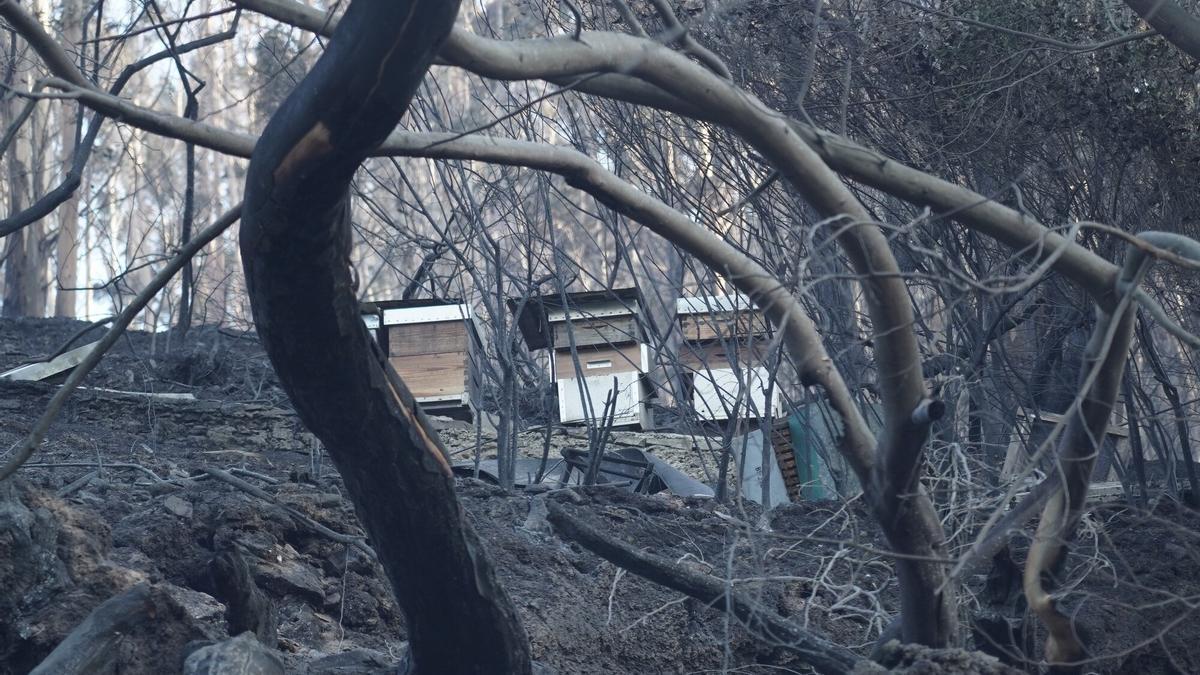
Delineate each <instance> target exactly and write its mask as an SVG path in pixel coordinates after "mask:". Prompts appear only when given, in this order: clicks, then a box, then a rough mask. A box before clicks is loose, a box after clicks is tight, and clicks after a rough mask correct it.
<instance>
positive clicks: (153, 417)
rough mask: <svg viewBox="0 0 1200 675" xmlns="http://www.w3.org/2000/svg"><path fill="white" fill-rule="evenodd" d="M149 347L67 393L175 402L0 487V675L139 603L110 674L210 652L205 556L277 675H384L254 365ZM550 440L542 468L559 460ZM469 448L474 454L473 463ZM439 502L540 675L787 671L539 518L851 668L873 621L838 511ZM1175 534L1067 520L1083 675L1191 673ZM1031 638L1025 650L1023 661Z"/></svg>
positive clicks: (853, 516)
mask: <svg viewBox="0 0 1200 675" xmlns="http://www.w3.org/2000/svg"><path fill="white" fill-rule="evenodd" d="M82 325H83V324H79V323H77V322H66V321H58V320H45V321H16V322H13V321H4V322H0V371H2V370H4V369H7V368H9V367H12V366H15V365H18V364H20V363H23V362H26V361H28V360H31V359H33V358H37V357H39V356H43V355H45V354H46V353H48V352H50V351H52V350H54V349H56V348H57V347H58V346H59V345H60V344H61V343H62V342H63V341H64V340H65V339H66V338H67V337H69V336H70V335H71V334H72V333H74V332H76V331H77V330H78V329H79V328H80V327H82ZM96 337H98V335H95V336H93V337H89V338H87V339H85V340H84V341H85V342H86V341H90V340H92V339H95V338H96ZM164 344H166V338H165V337H164V336H162V335H158V336H151V335H147V334H144V333H131V334H130V335H129V337H128V338H127V339H123V340H122V342H121V343H120V344H119V347H118V350H117V352H116V353H115V354H114V355H112V356H110V357H108V358H107V359H106V361H105V362H104V363H103V364H102V365H101V366H100V368H99V369H98V371H97V372H96V373H95V374H94V375H93V376H92V377H91V378H89V381H88V385H89V386H92V387H101V388H105V389H117V390H123V391H127V392H128V391H153V392H186V393H191V394H193V395H195V397H196V400H186V401H182V400H162V399H157V398H153V397H147V396H138V395H136V394H129V393H124V394H118V393H113V392H105V391H97V390H89V391H81V392H78V393H77V394H76V395H75V396H73V397H72V399H71V400H70V402H69V403H68V405H67V407H66V409H65V410H64V411H63V414H62V416H61V417H60V419H59V421H58V423H57V424H56V425H55V426H54V428H53V429H52V431H51V433H50V435H49V437H48V438H47V441H46V443H45V444H44V445H43V447H42V449H41V450H40V451H39V452H38V454H37V455H36V456H35V457H34V458H33V459H32V460H31V462H30V466H29V467H28V468H26V469H25V470H23V471H22V473H21V480H20V481H19V482H18V483H15V484H14V483H11V482H10V483H9V484H7V485H6V486H3V487H2V488H0V673H25V672H28V671H29V669H30V668H32V667H33V666H34V665H36V664H37V663H39V662H40V661H41V660H42V659H43V658H44V657H45V656H46V655H47V654H48V653H49V652H50V650H52V649H53V648H54V647H55V646H56V645H57V644H58V643H59V642H60V641H61V640H62V639H63V637H64V636H66V635H67V634H68V633H69V632H70V631H71V630H72V629H73V628H74V627H75V626H76V625H78V623H79V622H80V621H82V620H83V619H84V617H86V616H87V615H88V613H89V612H90V611H92V610H93V609H94V608H95V607H96V606H97V605H99V604H100V603H101V602H103V601H104V600H106V599H108V598H110V597H112V596H114V595H116V594H118V593H120V592H121V591H124V590H127V589H129V588H131V587H134V586H135V585H137V584H139V583H143V582H150V583H153V584H155V587H156V588H161V589H164V590H165V591H166V594H167V595H169V596H170V597H171V598H173V599H174V601H175V602H176V604H177V605H178V606H179V607H182V608H183V611H185V612H186V614H187V617H186V619H187V620H186V621H184V622H181V623H179V624H178V625H180V626H183V628H180V629H179V630H175V631H173V632H172V631H169V630H166V629H165V628H161V627H160V629H161V632H162V633H163V634H161V635H159V634H155V635H154V636H153V642H154V643H155V644H157V645H159V646H160V648H159V649H158V650H156V651H155V653H154V655H153V658H150V657H147V656H146V655H144V654H143V655H142V658H133V660H132V661H131V662H134V663H137V664H138V665H137V666H136V667H134V669H133V670H122V671H121V672H123V673H125V672H144V673H165V672H179V670H180V663H181V659H182V654H183V651H184V645H186V644H187V643H188V642H190V641H193V640H196V639H209V640H215V639H221V638H223V637H225V636H226V633H227V626H226V621H225V606H224V605H223V604H222V603H221V602H220V601H219V600H218V599H217V597H218V596H219V595H220V593H219V589H217V588H214V583H213V579H212V577H211V575H210V574H209V572H208V570H209V564H210V561H211V560H212V559H213V558H214V556H216V555H217V554H218V553H220V552H222V551H228V550H236V551H238V552H239V553H240V555H242V556H243V557H244V558H245V559H246V560H247V561H248V562H249V563H250V567H251V570H252V575H253V578H254V580H255V581H256V583H257V585H258V586H259V587H260V588H261V589H262V590H263V591H264V592H265V593H266V595H267V596H269V597H270V599H271V600H272V601H273V603H274V606H275V612H276V615H277V620H278V632H277V644H276V645H274V647H275V648H276V649H277V650H278V651H279V653H280V655H281V657H282V658H283V659H284V661H285V663H286V666H287V671H288V672H297V673H330V674H332V673H350V672H354V673H385V672H395V667H396V664H397V663H398V661H399V659H400V657H401V655H402V654H403V653H404V650H405V645H406V643H405V639H406V628H405V621H404V617H403V616H402V614H401V613H400V612H399V611H398V609H397V607H396V605H395V603H394V602H393V600H392V598H391V593H390V589H389V587H388V584H387V582H386V579H385V577H384V576H383V574H382V572H381V570H380V569H379V567H378V566H377V565H376V564H375V563H374V562H372V561H371V560H370V559H369V558H368V557H367V556H366V555H364V554H363V553H362V552H360V551H359V550H358V549H356V548H355V547H353V546H349V545H346V544H343V543H339V542H337V541H335V540H334V539H332V538H330V537H328V536H326V535H324V534H321V533H320V532H318V531H317V529H316V528H314V527H313V526H312V524H311V521H315V522H316V523H319V524H320V525H323V526H325V527H326V528H328V529H329V530H332V531H333V532H335V533H341V534H348V535H361V534H362V532H361V529H360V528H359V527H358V525H357V520H356V518H355V515H354V512H353V509H352V507H351V506H350V504H349V503H348V501H347V500H346V498H345V495H344V489H343V486H342V483H341V481H340V479H339V477H338V476H337V473H336V470H335V468H334V467H332V466H331V465H330V464H329V463H328V460H327V459H324V458H323V457H322V453H321V450H320V446H319V444H318V443H317V442H316V441H315V439H313V438H312V437H311V436H310V435H308V434H307V433H306V432H304V431H303V429H302V428H301V427H300V425H299V424H298V422H297V421H296V419H295V417H294V415H293V414H292V413H291V412H290V410H289V409H288V408H287V405H286V401H285V399H284V398H283V396H282V393H281V392H280V391H279V389H278V387H277V385H276V383H275V379H274V376H273V374H272V373H271V371H270V368H269V364H268V363H267V361H266V359H265V356H264V355H263V354H262V353H261V351H260V350H259V349H258V347H257V343H256V342H255V341H254V340H253V338H252V337H249V336H244V335H239V334H235V333H226V332H222V331H218V330H216V329H213V328H208V327H204V328H197V329H194V330H193V331H192V333H191V335H190V336H189V338H188V340H187V342H186V343H184V344H182V345H178V344H177V345H174V346H173V351H172V352H171V354H170V355H164V352H161V351H159V349H160V347H161V346H162V345H164ZM53 392H54V385H53V384H52V383H47V384H18V383H2V382H0V449H7V448H10V447H12V446H13V445H14V444H15V443H16V442H18V441H19V440H20V438H21V437H22V436H23V435H24V434H25V433H26V432H27V431H28V430H29V429H30V428H31V427H32V425H33V423H34V421H35V420H36V419H37V417H38V415H40V413H41V412H42V410H43V409H44V408H45V405H46V403H47V401H48V400H49V397H50V396H51V395H52V394H53ZM443 436H444V440H445V441H446V444H447V446H448V447H449V448H450V449H451V450H452V451H457V452H459V453H460V454H461V455H462V456H463V457H464V458H465V457H468V456H470V455H471V454H473V452H474V450H475V447H476V440H477V439H476V436H475V433H474V431H473V430H469V429H465V428H460V427H455V426H452V427H450V428H448V429H447V430H446V432H445V433H444V434H443ZM555 438H556V439H557V440H555V441H554V446H555V448H556V449H557V448H558V447H560V446H562V445H565V444H570V443H572V442H575V441H574V440H572V439H573V438H574V437H573V436H572V435H571V434H557V435H556V436H555ZM620 439H621V441H622V442H626V443H630V444H640V445H642V446H649V447H651V448H653V449H654V450H655V451H656V452H662V453H675V452H678V453H679V455H678V456H679V459H678V460H675V459H672V461H677V465H679V466H680V468H683V469H685V470H686V471H688V472H689V473H692V474H693V475H695V476H697V477H701V478H702V477H703V474H704V472H705V465H704V462H705V461H707V460H706V459H697V460H694V463H691V464H689V461H690V460H688V459H686V453H687V451H688V450H689V448H688V446H687V444H686V443H684V442H682V441H681V440H680V439H679V438H676V437H672V436H671V435H669V434H666V435H653V434H635V433H632V432H629V433H626V434H623V435H622V436H621V437H620ZM488 442H489V439H488V437H487V435H486V434H485V435H484V437H483V438H482V442H481V447H482V450H483V452H484V454H485V455H486V454H487V448H486V447H485V446H486V444H487V443H488ZM521 443H522V450H523V452H524V453H525V454H529V455H535V456H536V455H538V454H540V453H541V451H542V436H541V435H540V434H538V433H537V432H530V433H527V434H522V435H521ZM556 449H555V452H556ZM664 456H665V454H664ZM672 457H674V455H672ZM208 468H219V469H222V470H225V471H230V472H233V473H234V474H235V475H236V476H237V477H238V478H240V479H241V480H244V481H246V482H247V483H250V484H252V485H254V486H255V487H257V488H259V489H261V490H263V491H265V492H266V493H267V495H268V496H269V497H270V498H271V500H270V501H268V500H264V499H262V498H260V497H257V496H254V495H251V494H249V493H247V492H246V491H243V490H240V489H238V488H236V487H234V486H232V485H229V484H227V483H225V482H222V481H220V480H216V479H214V478H212V477H209V476H207V475H205V473H204V471H205V469H208ZM56 493H57V495H58V496H56ZM459 495H460V498H461V499H462V501H463V504H464V506H465V509H466V512H467V514H468V516H469V518H470V519H471V522H472V523H473V525H474V526H475V528H476V530H477V531H478V532H479V533H480V535H481V537H482V539H483V541H484V544H485V546H486V547H487V549H488V551H489V553H490V555H491V557H492V559H493V562H494V564H495V566H496V569H497V570H498V572H499V575H500V578H501V580H502V581H503V583H504V585H505V587H506V588H507V591H508V593H509V595H510V596H511V597H512V599H513V600H514V602H515V604H516V606H517V609H518V611H519V613H520V615H521V618H522V620H523V621H524V624H525V628H526V630H527V632H528V634H529V636H530V639H531V642H532V646H533V654H534V657H535V658H536V659H537V660H538V661H540V662H542V663H544V664H546V665H547V666H549V667H551V668H553V669H554V670H556V671H557V672H559V673H697V672H739V673H780V672H808V671H807V670H806V669H805V668H804V667H803V666H802V665H801V664H800V663H799V662H798V661H796V659H795V656H794V654H793V653H792V652H790V651H789V650H788V649H786V648H785V647H783V646H779V645H774V644H772V643H771V641H770V640H767V639H763V636H757V635H752V634H750V632H748V631H747V630H746V629H744V628H743V627H742V626H740V625H739V623H738V621H737V620H736V619H734V618H732V617H730V616H726V615H725V614H724V613H722V612H718V611H716V610H714V609H712V608H709V607H705V606H704V605H703V604H702V603H699V602H697V601H695V600H691V599H688V598H686V597H684V596H682V595H681V594H679V593H676V592H673V591H669V590H667V589H664V588H663V587H661V586H657V585H655V584H653V583H650V582H647V581H645V580H643V579H640V578H637V577H635V576H633V575H631V574H626V573H624V572H623V571H621V570H619V569H617V568H615V567H614V566H613V565H611V564H609V563H607V562H605V561H603V560H601V559H599V558H597V557H596V556H594V555H592V554H590V553H588V552H586V551H584V550H582V549H581V548H580V547H579V546H578V545H576V544H573V543H570V542H567V541H564V540H563V539H562V538H560V537H559V536H558V535H557V534H556V533H555V532H554V531H553V530H552V528H551V527H550V526H549V524H548V523H547V521H546V518H545V516H546V503H547V501H548V500H557V501H559V502H561V503H563V504H566V505H569V507H570V508H571V509H572V511H573V512H574V513H576V514H579V515H581V516H583V517H586V518H588V519H589V521H590V522H593V523H595V524H600V525H602V526H603V528H604V529H605V531H607V532H610V533H612V534H614V535H616V536H619V537H620V538H621V539H623V540H624V541H626V542H628V543H630V544H632V545H634V546H635V547H638V548H644V549H647V550H649V551H652V552H654V553H657V554H658V555H660V556H664V557H666V558H669V559H671V560H675V561H678V562H682V563H684V564H686V565H688V566H691V567H692V568H694V569H698V570H702V571H705V572H708V573H711V574H714V575H717V576H719V577H722V578H725V579H729V580H731V583H732V584H734V585H735V586H737V587H738V588H739V589H740V590H741V591H742V592H744V593H746V594H749V595H751V596H753V597H755V598H756V600H757V601H758V602H759V603H760V604H761V605H762V606H764V607H766V608H769V609H771V610H773V611H775V612H777V613H778V614H780V615H782V616H785V617H787V618H789V619H790V620H792V621H794V622H796V623H797V624H802V625H806V626H808V627H810V628H812V629H814V630H818V631H820V632H822V633H824V634H825V635H827V636H828V637H830V638H831V639H833V640H834V641H836V642H839V643H841V644H843V645H847V646H850V647H851V648H852V649H854V650H855V651H858V652H859V653H861V654H863V655H864V656H866V655H867V654H869V653H870V652H871V649H872V647H873V646H874V642H875V640H876V639H877V638H878V636H879V635H880V632H881V631H882V630H883V629H884V627H885V626H886V624H887V622H888V620H889V618H890V616H891V615H892V613H893V612H894V611H895V607H896V602H897V600H896V596H895V581H894V579H893V576H892V570H891V566H890V565H889V564H888V561H887V558H886V557H885V556H884V555H882V554H881V553H880V551H881V550H883V549H886V544H885V543H884V542H883V541H882V540H881V539H880V537H879V536H878V535H877V533H876V531H875V529H874V527H873V526H872V525H871V524H870V520H869V519H868V518H867V517H866V516H865V515H864V513H863V512H862V511H861V509H860V508H859V507H858V505H856V504H850V505H844V504H840V503H832V502H829V503H805V504H794V505H788V506H785V507H782V508H779V509H776V510H774V511H773V512H772V513H771V514H770V517H769V518H762V514H761V513H760V512H759V511H758V510H757V509H756V507H754V506H753V505H738V504H730V505H718V504H715V503H713V502H712V501H710V500H683V499H680V498H677V497H672V496H668V495H655V496H650V497H645V496H637V495H631V494H628V493H625V492H622V491H619V490H615V489H611V488H593V489H587V490H580V489H575V490H559V491H546V490H518V491H516V492H514V493H505V492H503V491H501V490H500V489H498V488H496V487H494V486H491V485H488V484H486V483H482V482H480V481H474V480H470V479H468V480H464V481H462V482H460V490H459ZM1198 528H1200V521H1198V520H1197V519H1196V517H1195V515H1194V514H1192V513H1190V512H1181V511H1179V510H1177V509H1174V508H1173V507H1171V506H1169V505H1166V504H1164V505H1161V506H1160V507H1159V508H1158V510H1157V511H1156V512H1154V513H1153V514H1147V513H1144V512H1135V511H1131V510H1129V509H1125V508H1123V507H1120V506H1117V505H1109V506H1105V507H1104V508H1102V509H1098V510H1097V511H1095V512H1094V513H1092V514H1091V515H1089V516H1088V520H1087V526H1086V527H1085V528H1084V534H1083V537H1081V541H1080V542H1079V544H1078V545H1077V546H1076V548H1075V553H1074V555H1073V557H1072V559H1071V564H1070V565H1068V569H1067V579H1068V582H1069V584H1070V591H1071V592H1070V594H1069V595H1068V597H1067V598H1066V600H1065V602H1066V603H1067V604H1068V606H1071V607H1074V608H1076V609H1077V610H1078V614H1079V615H1080V616H1081V617H1082V618H1083V620H1084V624H1085V627H1086V628H1087V629H1088V631H1089V637H1090V639H1091V641H1092V645H1093V653H1094V654H1095V655H1096V656H1097V658H1098V660H1097V661H1095V662H1094V663H1093V664H1090V665H1089V668H1092V669H1094V670H1096V671H1097V672H1111V673H1144V672H1200V624H1198V622H1197V621H1195V617H1194V615H1193V613H1192V607H1194V606H1195V605H1196V602H1197V600H1198V599H1200V574H1197V571H1198V570H1200V567H1198V566H1197V563H1198V562H1200V558H1198V557H1197V551H1200V541H1198V539H1200V529H1198ZM971 586H972V587H971V589H970V590H972V591H975V590H978V588H979V587H982V586H983V580H982V579H974V580H972V585H971ZM975 607H977V605H975V604H973V603H968V610H973V609H974V608H975ZM164 625H165V624H164ZM1037 639H1038V635H1037V633H1036V631H1032V632H1031V634H1030V645H1031V646H1032V647H1033V648H1034V649H1036V648H1037ZM966 646H967V647H972V648H973V647H975V646H976V645H974V644H969V645H966ZM463 648H464V649H469V648H470V645H464V646H463ZM883 653H884V654H885V656H887V659H889V660H888V663H889V664H891V665H893V666H895V667H896V668H897V670H903V671H904V672H984V671H985V670H986V669H987V668H994V667H995V664H994V663H992V664H989V663H988V662H985V661H981V660H980V659H979V658H978V655H977V654H970V653H967V652H962V651H959V652H941V653H937V654H929V653H926V652H922V651H921V650H912V649H908V648H897V647H892V648H891V649H890V650H889V649H885V650H883ZM135 656H136V655H135ZM993 672H1000V671H999V670H994V671H993Z"/></svg>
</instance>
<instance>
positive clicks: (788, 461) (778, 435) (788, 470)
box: [771, 418, 802, 502]
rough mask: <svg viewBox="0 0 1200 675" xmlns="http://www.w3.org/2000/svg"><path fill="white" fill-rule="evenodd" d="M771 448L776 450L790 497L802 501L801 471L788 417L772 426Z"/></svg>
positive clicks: (776, 457)
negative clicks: (797, 465) (797, 463)
mask: <svg viewBox="0 0 1200 675" xmlns="http://www.w3.org/2000/svg"><path fill="white" fill-rule="evenodd" d="M771 449H772V450H773V451H774V452H775V463H776V464H778V465H779V472H780V473H781V474H783V484H784V486H786V487H787V493H788V498H789V499H791V500H792V501H793V502H798V501H800V499H801V492H800V488H801V487H802V485H801V483H800V472H799V471H798V470H797V467H796V452H795V448H793V447H792V432H791V429H790V428H789V426H788V421H787V418H784V419H781V420H775V421H774V423H773V425H772V428H771Z"/></svg>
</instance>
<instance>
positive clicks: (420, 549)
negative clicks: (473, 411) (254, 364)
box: [241, 0, 530, 673]
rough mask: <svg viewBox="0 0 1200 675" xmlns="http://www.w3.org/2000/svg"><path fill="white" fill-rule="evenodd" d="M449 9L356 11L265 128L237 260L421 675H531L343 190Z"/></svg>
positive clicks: (399, 1)
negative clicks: (385, 330)
mask: <svg viewBox="0 0 1200 675" xmlns="http://www.w3.org/2000/svg"><path fill="white" fill-rule="evenodd" d="M457 8H458V3H457V2H443V1H440V0H355V1H354V2H353V3H352V4H351V5H350V7H349V9H348V10H347V11H346V15H345V17H344V18H343V19H342V20H341V21H340V22H339V24H338V27H337V30H336V32H335V34H334V37H333V41H332V43H331V45H330V47H329V49H327V50H326V51H325V53H324V54H323V55H322V57H321V59H320V60H319V61H318V62H317V64H316V66H315V67H314V68H313V71H312V72H311V73H310V74H309V75H308V76H307V77H306V78H305V79H304V80H303V81H302V82H301V83H300V84H299V85H298V86H297V87H296V90H295V91H294V92H292V94H291V95H290V96H289V97H288V99H287V100H286V101H285V102H284V103H283V105H282V106H281V107H280V109H279V110H278V111H277V112H276V113H275V115H274V116H273V117H272V118H271V121H270V123H269V124H268V125H267V128H266V131H265V132H264V133H263V135H262V138H261V139H260V140H259V142H258V145H257V146H256V148H255V151H254V155H253V157H252V159H251V162H250V168H249V172H248V175H247V179H246V192H245V208H244V211H243V214H244V215H243V219H242V230H241V248H242V257H243V260H244V264H245V271H246V285H247V287H248V290H249V293H250V300H251V307H252V308H253V312H254V320H255V324H256V325H257V328H258V332H259V335H260V337H261V338H262V340H263V344H264V345H265V347H266V350H267V353H268V354H269V356H270V358H271V361H272V363H273V364H274V366H275V369H276V371H277V372H278V374H279V379H280V381H281V383H282V384H283V387H284V388H285V390H286V391H287V393H288V395H289V397H290V398H291V400H292V402H293V403H294V404H295V406H296V410H297V412H298V413H299V414H300V416H301V418H302V419H303V420H304V422H305V424H306V425H307V426H308V428H309V429H311V430H312V431H313V433H315V434H316V435H317V436H318V437H319V438H320V439H321V441H322V442H323V443H324V444H325V447H326V449H327V450H328V451H329V453H330V455H331V456H332V458H333V460H334V462H335V463H336V464H337V466H338V469H339V470H340V471H341V474H342V477H343V478H344V480H345V482H346V488H347V491H348V492H349V494H350V495H351V497H352V498H353V500H354V503H355V505H356V507H357V509H358V513H359V517H360V518H361V519H362V521H363V524H364V526H365V528H366V530H367V532H368V534H369V535H370V537H371V540H372V544H373V546H374V547H375V550H376V551H377V552H378V554H379V559H380V562H381V563H382V565H383V567H384V569H385V570H386V572H387V574H388V578H389V579H390V580H391V583H392V587H393V589H394V592H395V594H396V598H397V600H398V601H399V604H400V606H401V607H402V608H403V609H404V612H405V614H406V616H407V619H408V628H409V634H410V649H411V652H410V662H411V663H412V664H413V665H414V666H415V669H416V670H418V671H420V672H425V673H484V672H487V673H500V672H503V673H527V672H529V670H530V661H529V648H528V641H527V639H526V636H525V633H524V630H523V629H522V627H521V624H520V622H519V619H518V617H517V614H516V611H515V610H514V608H513V606H512V604H511V602H510V601H509V599H508V597H507V595H506V594H505V592H504V591H503V589H502V588H501V587H500V585H499V584H498V583H497V581H496V578H495V574H494V572H493V569H492V567H491V564H490V563H489V561H488V559H487V557H486V556H485V553H484V551H483V549H482V546H481V545H480V543H479V541H478V538H477V536H476V535H475V532H474V531H473V530H472V529H471V527H470V525H469V524H468V523H467V521H466V519H465V517H464V514H463V512H462V509H461V507H460V505H459V503H458V500H457V499H456V497H455V494H454V481H453V478H452V476H451V472H450V465H449V463H448V461H447V459H446V453H445V450H444V449H443V448H442V446H441V443H440V441H439V440H438V438H437V435H436V433H435V432H434V431H433V429H432V427H431V426H430V425H429V423H428V421H427V420H426V418H425V417H424V415H423V414H422V413H421V412H420V410H419V409H418V408H417V406H416V403H415V402H414V400H413V397H412V395H411V394H410V393H409V392H408V389H407V387H405V386H404V384H403V382H401V381H400V379H399V378H398V377H397V376H396V374H395V372H394V371H391V370H390V368H389V367H388V366H387V365H386V363H385V361H384V359H383V357H382V355H381V354H380V353H379V352H378V351H376V348H375V347H374V343H373V341H372V340H371V338H370V336H369V335H368V333H367V330H366V328H365V327H364V325H363V322H362V319H361V316H360V311H359V305H358V300H357V297H356V293H355V281H354V277H353V274H352V271H351V268H350V258H349V256H350V248H351V228H350V210H349V183H350V179H351V177H352V176H353V174H354V172H355V170H356V169H357V168H358V166H359V164H360V163H361V162H362V161H363V159H364V158H365V157H366V156H367V155H368V153H370V151H371V150H372V149H374V148H375V147H377V146H378V145H379V144H380V143H381V142H382V141H383V140H384V138H385V137H386V136H387V135H388V133H389V132H390V131H391V130H392V128H393V127H394V126H395V125H396V123H397V122H398V121H399V120H400V118H401V117H402V116H403V114H404V112H405V111H406V110H407V108H408V105H409V103H410V101H411V99H412V96H413V93H414V92H415V90H416V88H417V86H418V85H419V84H420V81H421V79H422V77H424V75H425V72H426V70H427V69H428V67H429V65H430V63H431V61H432V60H433V57H434V55H435V54H436V53H437V51H438V48H439V46H440V45H441V43H442V41H443V40H444V38H445V37H446V35H447V34H448V33H449V31H450V28H451V26H452V24H453V21H454V17H455V13H456V11H457Z"/></svg>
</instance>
